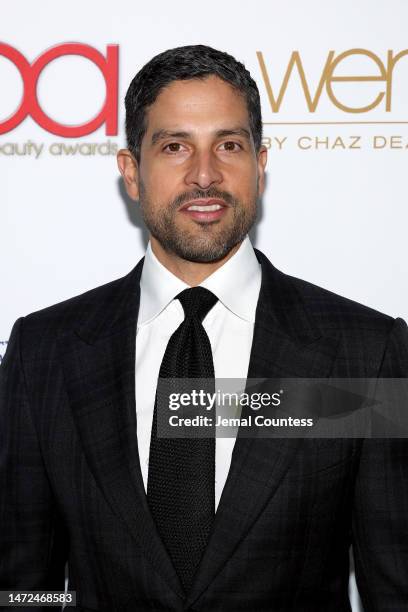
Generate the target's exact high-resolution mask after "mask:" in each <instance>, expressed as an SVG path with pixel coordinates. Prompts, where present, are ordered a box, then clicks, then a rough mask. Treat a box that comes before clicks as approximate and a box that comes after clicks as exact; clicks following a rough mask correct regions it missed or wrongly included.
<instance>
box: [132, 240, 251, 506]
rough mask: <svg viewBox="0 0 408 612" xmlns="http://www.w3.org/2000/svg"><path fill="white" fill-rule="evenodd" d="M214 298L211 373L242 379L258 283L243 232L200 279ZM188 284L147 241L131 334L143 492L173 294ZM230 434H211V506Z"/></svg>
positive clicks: (178, 316) (172, 326) (180, 315)
mask: <svg viewBox="0 0 408 612" xmlns="http://www.w3.org/2000/svg"><path fill="white" fill-rule="evenodd" d="M201 286H202V287H205V288H206V289H208V290H209V291H212V292H213V293H214V294H215V295H216V296H217V298H218V300H219V301H218V302H217V303H216V304H215V306H214V307H213V308H212V309H211V310H210V311H209V313H208V314H207V316H206V317H205V318H204V320H203V326H204V329H205V331H206V332H207V335H208V337H209V340H210V343H211V348H212V354H213V361H214V374H215V378H216V379H217V378H241V379H246V378H247V374H248V365H249V356H250V351H251V346H252V338H253V331H254V323H255V311H256V305H257V302H258V297H259V290H260V287H261V267H260V264H259V263H258V260H257V258H256V255H255V253H254V250H253V248H252V245H251V242H250V240H249V238H248V236H247V237H246V238H245V239H244V241H243V242H242V244H241V246H240V248H239V249H238V251H237V252H236V253H235V254H234V255H233V256H232V257H231V258H230V259H229V260H228V261H227V262H226V263H225V264H224V265H223V266H221V267H220V268H218V270H216V271H215V272H214V273H213V274H211V275H210V276H208V277H207V278H206V279H205V280H204V281H203V282H202V283H201ZM188 288H189V285H187V284H186V283H184V282H183V281H182V280H180V279H179V278H178V277H177V276H175V275H174V274H172V272H170V271H169V270H168V269H167V268H166V267H164V266H163V265H162V264H161V263H160V262H159V260H158V259H157V257H156V256H155V255H154V253H153V251H152V248H151V245H150V242H149V244H148V247H147V250H146V256H145V260H144V264H143V270H142V276H141V279H140V307H139V315H138V320H137V335H136V415H137V443H138V448H139V458H140V466H141V470H142V476H143V482H144V486H145V490H146V491H147V477H148V467H149V450H150V435H151V428H152V420H153V410H154V401H155V395H156V387H157V379H158V376H159V370H160V365H161V362H162V359H163V355H164V352H165V350H166V347H167V343H168V341H169V339H170V336H171V335H172V334H173V332H174V331H175V330H176V329H177V327H178V326H179V325H180V323H181V322H182V321H183V319H184V311H183V307H182V306H181V303H180V302H179V300H175V299H174V298H175V296H176V295H177V294H179V293H180V292H181V291H183V289H188ZM234 444H235V438H216V443H215V508H216V509H217V507H218V503H219V501H220V498H221V493H222V490H223V488H224V485H225V481H226V479H227V476H228V471H229V468H230V464H231V456H232V451H233V448H234Z"/></svg>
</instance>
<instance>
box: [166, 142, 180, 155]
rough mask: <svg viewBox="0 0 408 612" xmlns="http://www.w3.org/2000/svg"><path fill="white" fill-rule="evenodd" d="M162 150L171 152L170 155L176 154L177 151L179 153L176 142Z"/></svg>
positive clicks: (178, 144)
mask: <svg viewBox="0 0 408 612" xmlns="http://www.w3.org/2000/svg"><path fill="white" fill-rule="evenodd" d="M164 148H165V149H167V150H168V151H171V152H172V153H178V151H180V143H178V142H171V143H170V144H168V145H167V146H165V147H164Z"/></svg>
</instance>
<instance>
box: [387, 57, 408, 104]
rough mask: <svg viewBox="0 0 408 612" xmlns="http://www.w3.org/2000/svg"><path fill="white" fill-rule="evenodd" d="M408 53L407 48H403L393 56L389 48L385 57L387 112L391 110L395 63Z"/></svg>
mask: <svg viewBox="0 0 408 612" xmlns="http://www.w3.org/2000/svg"><path fill="white" fill-rule="evenodd" d="M405 55H408V49H404V51H400V52H399V53H397V55H396V56H395V57H393V52H392V51H391V50H389V51H388V54H387V57H388V62H387V96H386V98H385V110H386V112H387V113H389V112H390V110H391V97H392V77H393V72H394V66H395V64H396V63H397V62H398V61H399V60H400V59H401V57H404V56H405Z"/></svg>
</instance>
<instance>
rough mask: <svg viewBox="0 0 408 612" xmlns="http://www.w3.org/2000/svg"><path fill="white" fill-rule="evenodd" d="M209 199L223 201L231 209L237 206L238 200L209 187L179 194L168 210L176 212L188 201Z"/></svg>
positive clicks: (226, 192) (229, 194) (225, 192)
mask: <svg viewBox="0 0 408 612" xmlns="http://www.w3.org/2000/svg"><path fill="white" fill-rule="evenodd" d="M209 198H217V199H219V200H224V202H225V203H226V204H228V205H229V206H231V207H233V208H234V207H236V206H237V205H238V200H236V198H234V196H233V195H232V194H231V193H229V192H228V191H221V190H220V189H217V188H216V187H210V188H209V189H194V190H193V191H184V192H183V193H180V194H179V195H178V196H177V197H176V198H175V199H174V200H173V201H172V203H171V206H170V208H171V209H172V210H176V209H177V208H180V206H182V205H183V204H185V203H186V202H189V201H190V200H198V199H209Z"/></svg>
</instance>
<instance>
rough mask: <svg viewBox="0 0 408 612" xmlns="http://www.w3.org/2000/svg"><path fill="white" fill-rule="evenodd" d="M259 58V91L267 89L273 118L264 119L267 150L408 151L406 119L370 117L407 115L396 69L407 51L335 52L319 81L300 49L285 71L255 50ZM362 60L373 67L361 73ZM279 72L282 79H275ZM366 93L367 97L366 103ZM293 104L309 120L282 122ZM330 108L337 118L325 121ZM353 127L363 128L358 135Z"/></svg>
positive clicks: (330, 54)
mask: <svg viewBox="0 0 408 612" xmlns="http://www.w3.org/2000/svg"><path fill="white" fill-rule="evenodd" d="M256 55H257V59H258V63H259V67H260V71H261V76H262V81H261V83H260V89H261V87H262V85H263V86H264V91H265V93H266V98H267V101H268V105H267V109H268V110H269V113H268V112H266V113H265V115H269V116H268V117H267V118H266V117H264V125H265V128H266V130H265V131H266V134H265V137H264V144H265V145H266V146H267V147H268V148H274V149H276V150H283V149H288V148H291V145H292V147H295V148H297V149H298V150H301V151H311V150H326V151H328V150H330V151H331V150H337V151H340V150H358V149H363V148H366V149H367V148H369V149H372V150H390V149H394V150H398V149H400V150H403V149H405V150H407V149H408V134H407V133H406V132H407V125H408V121H407V118H406V116H405V120H404V117H402V118H399V117H398V118H394V117H390V115H389V114H388V115H387V114H386V115H385V116H384V115H383V117H382V118H379V116H378V114H377V115H375V116H374V117H373V116H372V115H371V116H370V115H369V114H370V113H371V112H372V111H374V109H377V110H378V111H380V112H381V111H382V112H383V113H391V112H392V111H395V112H397V111H398V110H401V109H403V110H404V111H405V109H406V104H407V101H408V98H407V94H406V88H404V89H403V88H401V85H400V83H397V85H396V83H395V81H396V79H395V73H396V70H395V69H396V66H397V64H400V60H401V59H402V58H404V57H406V56H408V49H403V50H402V51H399V52H395V51H393V50H388V51H387V52H386V53H385V54H384V55H383V56H380V55H377V54H376V53H374V52H373V51H371V50H369V49H361V48H355V49H348V50H346V51H343V52H342V53H336V52H335V51H333V50H332V51H329V52H328V53H327V56H326V57H325V58H324V63H323V64H322V66H320V67H319V68H318V71H317V79H316V75H315V70H314V71H313V74H311V73H310V72H308V71H307V70H306V69H305V63H304V57H303V59H302V56H301V54H300V53H299V51H293V52H292V54H291V55H290V57H289V60H288V62H287V63H286V62H285V66H283V72H280V71H279V68H280V67H279V66H276V63H274V64H269V63H268V64H267V63H266V61H265V57H264V54H263V52H262V51H257V53H256ZM362 61H364V62H368V63H369V64H370V68H369V69H367V70H361V68H360V66H361V62H362ZM342 64H343V65H342ZM353 64H354V65H356V66H359V74H350V72H351V73H353V72H354V70H351V69H350V67H352V66H353ZM400 65H401V64H400ZM277 69H278V74H282V75H283V76H281V77H277V76H276V70H277ZM345 70H346V71H347V72H346V74H345V73H344V72H345ZM312 83H313V85H312ZM361 85H363V88H361V87H360V86H361ZM364 86H365V89H364ZM367 86H368V87H367ZM296 88H297V89H296ZM288 90H290V91H288ZM362 94H364V96H367V95H368V96H369V97H368V98H366V99H365V100H364V103H363V102H362ZM294 102H295V103H296V106H298V107H299V112H301V113H302V115H303V117H304V116H305V115H304V113H305V112H308V113H309V114H311V117H310V115H306V117H310V118H309V119H308V118H305V119H304V120H301V119H300V117H299V116H298V117H295V118H293V117H292V118H291V119H292V120H289V119H286V118H284V117H285V116H286V115H283V114H282V113H284V112H285V111H287V110H288V108H293V104H294ZM397 102H399V104H397ZM398 106H399V108H396V107H398ZM323 109H324V110H323ZM328 109H329V110H330V109H332V110H334V111H335V113H336V114H335V115H334V118H333V119H332V120H322V114H323V112H327V110H328ZM319 110H320V111H321V112H318V111H319ZM338 111H340V112H341V114H340V115H339V113H338ZM270 113H272V115H271V114H270ZM279 113H280V116H279ZM316 115H317V116H316ZM332 116H333V115H332ZM283 126H285V127H283ZM322 126H323V127H322ZM329 126H330V127H329ZM340 126H341V127H340ZM350 126H364V128H362V131H361V132H360V128H358V127H357V128H356V127H350ZM379 126H381V127H379ZM395 126H399V127H398V128H396V127H395ZM283 130H285V132H286V134H283V133H282V131H283ZM390 130H392V131H390ZM356 132H357V133H356ZM359 132H360V133H359ZM404 132H405V133H404Z"/></svg>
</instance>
